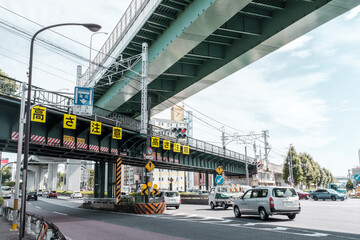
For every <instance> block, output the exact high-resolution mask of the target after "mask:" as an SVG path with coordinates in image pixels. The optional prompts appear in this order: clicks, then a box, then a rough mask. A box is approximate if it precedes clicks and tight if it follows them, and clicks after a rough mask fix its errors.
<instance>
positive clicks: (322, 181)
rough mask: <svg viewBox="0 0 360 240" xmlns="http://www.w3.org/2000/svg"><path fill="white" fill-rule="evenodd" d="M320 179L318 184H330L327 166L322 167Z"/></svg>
mask: <svg viewBox="0 0 360 240" xmlns="http://www.w3.org/2000/svg"><path fill="white" fill-rule="evenodd" d="M320 173H321V175H320V180H319V181H318V186H323V187H325V186H326V185H327V184H328V181H329V180H328V175H327V172H326V169H325V168H320Z"/></svg>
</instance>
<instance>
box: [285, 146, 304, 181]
mask: <svg viewBox="0 0 360 240" xmlns="http://www.w3.org/2000/svg"><path fill="white" fill-rule="evenodd" d="M290 161H291V162H292V166H293V176H294V185H298V184H299V183H300V182H301V181H302V179H303V171H302V168H301V166H300V165H301V160H300V158H299V156H298V155H297V153H296V150H295V147H294V146H291V148H290V149H289V151H288V154H287V156H286V159H285V162H284V167H283V174H282V178H283V180H284V181H285V182H286V183H288V184H290V182H289V180H288V178H289V164H290Z"/></svg>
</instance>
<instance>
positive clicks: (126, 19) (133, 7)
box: [81, 0, 149, 86]
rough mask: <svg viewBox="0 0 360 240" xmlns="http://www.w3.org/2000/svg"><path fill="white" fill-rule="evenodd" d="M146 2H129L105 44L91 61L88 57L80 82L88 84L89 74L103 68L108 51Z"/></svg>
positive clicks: (133, 20)
mask: <svg viewBox="0 0 360 240" xmlns="http://www.w3.org/2000/svg"><path fill="white" fill-rule="evenodd" d="M148 2H149V0H133V1H132V2H131V3H130V5H129V7H128V8H127V9H126V11H125V13H124V15H123V16H122V17H121V19H120V21H119V22H118V24H117V25H116V26H115V28H114V30H113V31H112V32H111V34H110V35H109V38H108V39H107V40H106V42H105V44H104V45H103V46H102V48H101V49H100V51H99V52H98V54H97V55H96V57H95V58H94V61H91V59H90V61H91V63H90V66H89V68H88V69H87V70H86V71H85V73H84V75H83V76H82V78H81V82H82V83H85V84H84V85H85V86H90V84H91V82H90V80H91V76H92V75H95V74H96V73H97V72H98V71H100V70H101V69H103V64H104V63H105V61H106V60H107V59H108V58H109V57H110V53H111V52H112V51H113V50H114V48H115V47H116V45H117V44H118V43H119V41H120V40H121V39H122V38H123V37H124V36H125V34H126V33H127V32H128V31H129V29H130V28H131V26H132V25H133V23H134V22H135V20H136V19H137V17H138V16H139V15H140V13H141V11H142V10H143V8H144V7H145V6H146V4H147V3H148Z"/></svg>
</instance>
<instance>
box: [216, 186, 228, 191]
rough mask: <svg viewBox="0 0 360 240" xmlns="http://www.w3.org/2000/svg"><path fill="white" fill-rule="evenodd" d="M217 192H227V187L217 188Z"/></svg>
mask: <svg viewBox="0 0 360 240" xmlns="http://www.w3.org/2000/svg"><path fill="white" fill-rule="evenodd" d="M218 192H228V189H227V188H226V187H222V188H219V189H218Z"/></svg>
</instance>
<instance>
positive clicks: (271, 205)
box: [270, 197, 275, 208]
mask: <svg viewBox="0 0 360 240" xmlns="http://www.w3.org/2000/svg"><path fill="white" fill-rule="evenodd" d="M270 207H271V208H273V207H275V204H274V199H273V198H272V197H271V198H270Z"/></svg>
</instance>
